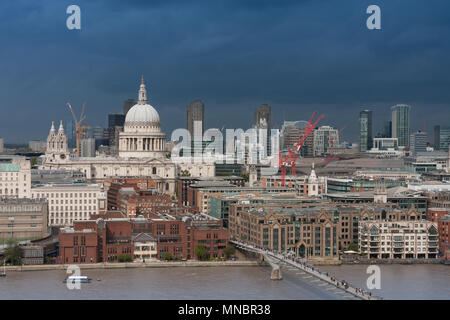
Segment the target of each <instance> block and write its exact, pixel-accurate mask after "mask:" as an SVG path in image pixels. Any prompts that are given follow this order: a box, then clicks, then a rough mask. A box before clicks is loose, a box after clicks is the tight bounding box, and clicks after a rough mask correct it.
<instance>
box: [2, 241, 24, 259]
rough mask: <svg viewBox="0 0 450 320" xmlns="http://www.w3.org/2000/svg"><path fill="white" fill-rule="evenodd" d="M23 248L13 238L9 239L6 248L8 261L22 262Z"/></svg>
mask: <svg viewBox="0 0 450 320" xmlns="http://www.w3.org/2000/svg"><path fill="white" fill-rule="evenodd" d="M21 256H22V250H21V249H20V247H19V245H18V244H17V243H16V242H15V241H14V240H12V239H10V240H9V241H8V247H7V248H6V249H5V258H6V262H9V263H10V264H12V265H20V264H21Z"/></svg>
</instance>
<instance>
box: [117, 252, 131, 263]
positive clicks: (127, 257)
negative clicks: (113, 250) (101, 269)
mask: <svg viewBox="0 0 450 320" xmlns="http://www.w3.org/2000/svg"><path fill="white" fill-rule="evenodd" d="M117 261H119V262H132V261H133V260H132V259H131V254H129V253H125V254H119V255H118V256H117Z"/></svg>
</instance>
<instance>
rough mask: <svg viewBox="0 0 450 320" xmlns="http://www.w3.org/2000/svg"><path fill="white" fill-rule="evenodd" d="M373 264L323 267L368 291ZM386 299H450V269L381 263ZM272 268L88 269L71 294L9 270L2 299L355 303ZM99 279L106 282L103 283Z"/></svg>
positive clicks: (43, 277)
mask: <svg viewBox="0 0 450 320" xmlns="http://www.w3.org/2000/svg"><path fill="white" fill-rule="evenodd" d="M366 268H367V266H364V265H344V266H336V267H321V270H323V271H328V272H330V273H331V274H333V275H335V276H336V277H337V278H338V279H345V280H346V281H348V282H350V283H351V284H353V285H355V286H357V287H361V288H364V289H366V287H365V283H366V279H367V277H368V276H369V275H368V274H366ZM380 268H381V290H372V292H373V294H376V295H381V296H382V297H384V298H385V299H450V289H449V287H450V266H445V265H380ZM270 271H271V269H270V268H269V267H262V266H257V267H237V266H234V267H168V268H128V269H95V270H93V269H88V270H83V271H82V275H85V276H88V277H90V278H92V282H91V283H87V284H81V289H80V290H76V289H75V290H69V289H68V288H67V286H66V284H64V283H63V279H64V278H65V277H66V276H67V274H66V273H65V272H64V271H62V270H47V271H25V272H8V275H7V277H6V278H0V299H172V300H174V299H175V300H183V299H194V300H195V299H204V300H208V299H244V300H245V299H256V300H258V299H263V300H268V299H298V300H301V299H305V300H313V299H333V300H335V299H341V300H342V299H344V300H345V299H348V300H352V299H355V298H354V297H353V296H350V295H349V294H346V293H343V292H340V291H339V290H338V289H336V288H334V287H333V286H330V285H328V284H326V283H322V282H321V281H318V280H317V279H315V278H313V277H310V276H308V275H306V274H302V273H300V272H299V270H297V269H294V268H289V267H282V271H283V280H281V281H271V280H270ZM97 279H99V280H100V281H98V280H97Z"/></svg>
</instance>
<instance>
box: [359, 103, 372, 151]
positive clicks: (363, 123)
mask: <svg viewBox="0 0 450 320" xmlns="http://www.w3.org/2000/svg"><path fill="white" fill-rule="evenodd" d="M372 146H373V127H372V111H371V110H364V111H361V112H360V113H359V151H360V152H366V151H367V150H370V149H372Z"/></svg>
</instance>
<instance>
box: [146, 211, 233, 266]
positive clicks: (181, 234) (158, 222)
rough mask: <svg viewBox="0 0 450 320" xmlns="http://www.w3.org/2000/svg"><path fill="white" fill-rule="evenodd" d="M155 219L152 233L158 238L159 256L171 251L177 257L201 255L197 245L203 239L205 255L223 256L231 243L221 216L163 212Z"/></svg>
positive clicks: (160, 257) (187, 257) (209, 256)
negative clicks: (219, 217) (217, 217)
mask: <svg viewBox="0 0 450 320" xmlns="http://www.w3.org/2000/svg"><path fill="white" fill-rule="evenodd" d="M150 220H151V221H152V224H153V226H152V234H153V235H154V236H155V238H156V239H157V251H158V259H163V257H164V253H170V254H171V255H172V256H173V257H176V258H178V259H198V258H199V257H197V256H196V255H195V248H196V247H197V245H198V244H199V243H202V244H203V245H204V246H205V248H206V256H205V257H204V258H206V259H208V258H219V257H224V256H225V254H224V249H225V248H226V247H227V246H228V240H229V238H228V230H227V229H225V228H223V224H222V220H220V219H216V218H214V217H211V216H208V215H204V214H179V215H176V216H171V215H168V214H160V216H159V217H158V218H152V219H150Z"/></svg>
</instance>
